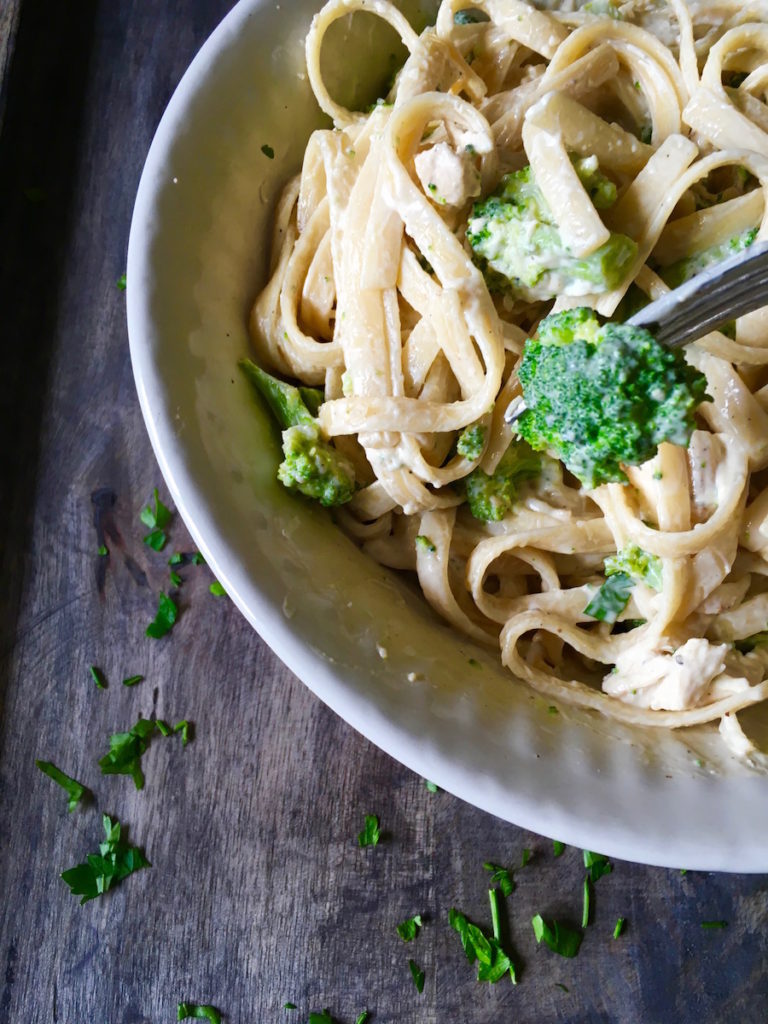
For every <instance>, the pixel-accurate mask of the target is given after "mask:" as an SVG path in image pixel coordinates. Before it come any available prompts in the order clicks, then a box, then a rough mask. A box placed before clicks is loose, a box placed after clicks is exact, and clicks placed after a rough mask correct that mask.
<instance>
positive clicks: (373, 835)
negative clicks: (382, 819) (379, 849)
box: [357, 814, 381, 846]
mask: <svg viewBox="0 0 768 1024" xmlns="http://www.w3.org/2000/svg"><path fill="white" fill-rule="evenodd" d="M379 839H381V829H380V828H379V819H378V818H377V817H376V815H375V814H366V816H365V828H364V829H363V831H362V832H360V833H359V834H358V837H357V843H358V845H359V846H376V845H377V844H378V842H379Z"/></svg>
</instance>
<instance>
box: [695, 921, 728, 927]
mask: <svg viewBox="0 0 768 1024" xmlns="http://www.w3.org/2000/svg"><path fill="white" fill-rule="evenodd" d="M701 927H702V928H727V927H728V922H727V921H702V922H701Z"/></svg>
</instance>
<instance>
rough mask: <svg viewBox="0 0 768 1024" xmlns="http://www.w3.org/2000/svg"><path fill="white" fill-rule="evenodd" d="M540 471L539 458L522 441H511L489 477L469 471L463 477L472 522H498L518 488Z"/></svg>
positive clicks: (480, 471)
mask: <svg viewBox="0 0 768 1024" xmlns="http://www.w3.org/2000/svg"><path fill="white" fill-rule="evenodd" d="M540 472H541V456H540V455H537V454H536V452H534V451H532V450H531V448H530V447H529V446H528V445H527V444H525V443H524V442H522V441H513V442H512V444H510V446H509V448H507V450H506V452H504V454H503V455H502V457H501V459H500V460H499V464H498V465H497V466H496V469H495V470H494V472H493V473H492V474H491V475H490V476H489V475H488V473H484V472H483V470H482V469H473V470H472V472H471V473H470V474H469V476H468V477H467V478H466V481H465V483H466V493H467V502H468V504H469V510H470V512H471V513H472V515H473V516H474V517H475V519H482V520H484V521H485V522H498V521H499V520H500V519H503V518H504V516H505V515H506V514H507V513H508V512H509V511H511V509H512V507H513V505H514V504H515V501H516V500H517V492H518V485H519V484H521V483H522V482H523V481H524V480H530V479H531V477H535V476H538V475H539V473H540Z"/></svg>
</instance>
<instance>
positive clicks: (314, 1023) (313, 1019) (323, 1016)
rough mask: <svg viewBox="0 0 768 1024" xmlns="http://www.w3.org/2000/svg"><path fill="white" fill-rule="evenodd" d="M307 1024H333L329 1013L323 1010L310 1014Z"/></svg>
mask: <svg viewBox="0 0 768 1024" xmlns="http://www.w3.org/2000/svg"><path fill="white" fill-rule="evenodd" d="M309 1024H333V1017H332V1016H331V1011H330V1010H323V1012H322V1013H310V1015H309Z"/></svg>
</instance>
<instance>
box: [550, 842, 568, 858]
mask: <svg viewBox="0 0 768 1024" xmlns="http://www.w3.org/2000/svg"><path fill="white" fill-rule="evenodd" d="M564 851H565V843H561V842H560V840H559V839H553V840H552V852H553V853H554V855H555V856H556V857H562V855H563V853H564Z"/></svg>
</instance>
